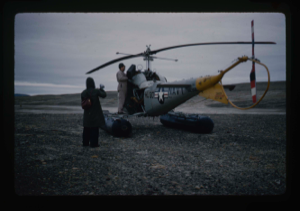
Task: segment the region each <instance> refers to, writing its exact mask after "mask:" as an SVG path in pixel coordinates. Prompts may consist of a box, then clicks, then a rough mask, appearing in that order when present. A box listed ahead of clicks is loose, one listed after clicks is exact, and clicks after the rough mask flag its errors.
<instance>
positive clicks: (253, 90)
mask: <svg viewBox="0 0 300 211" xmlns="http://www.w3.org/2000/svg"><path fill="white" fill-rule="evenodd" d="M253 25H254V21H253V20H252V21H251V32H252V58H253V59H254V27H253ZM255 78H256V77H255V62H252V70H251V73H250V84H251V94H252V101H253V103H256V79H255Z"/></svg>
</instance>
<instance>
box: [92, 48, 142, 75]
mask: <svg viewBox="0 0 300 211" xmlns="http://www.w3.org/2000/svg"><path fill="white" fill-rule="evenodd" d="M139 56H143V53H140V54H136V55H130V56H123V57H120V58H118V59H114V60H111V61H110V62H106V63H105V64H103V65H101V66H99V67H96V68H94V69H92V70H90V71H89V72H87V73H86V74H90V73H92V72H95V71H96V70H99V69H101V68H103V67H106V66H108V65H111V64H113V63H116V62H118V61H121V60H125V59H131V58H134V57H139Z"/></svg>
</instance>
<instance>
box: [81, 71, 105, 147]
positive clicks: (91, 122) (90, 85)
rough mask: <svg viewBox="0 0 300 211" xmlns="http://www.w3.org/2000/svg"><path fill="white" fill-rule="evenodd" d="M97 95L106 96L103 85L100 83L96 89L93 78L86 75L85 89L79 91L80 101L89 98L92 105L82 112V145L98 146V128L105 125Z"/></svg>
mask: <svg viewBox="0 0 300 211" xmlns="http://www.w3.org/2000/svg"><path fill="white" fill-rule="evenodd" d="M99 97H102V98H105V97H106V92H105V91H104V85H102V84H100V89H96V87H95V81H94V79H93V78H91V77H88V78H87V79H86V89H85V90H83V91H82V93H81V101H82V100H84V99H86V98H89V99H90V100H91V102H92V105H91V107H90V108H89V109H85V110H84V113H83V133H82V145H83V146H90V147H99V141H98V137H99V128H105V127H106V126H105V119H104V115H103V111H102V107H101V104H100V100H99Z"/></svg>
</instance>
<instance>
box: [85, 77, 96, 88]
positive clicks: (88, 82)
mask: <svg viewBox="0 0 300 211" xmlns="http://www.w3.org/2000/svg"><path fill="white" fill-rule="evenodd" d="M86 88H87V89H89V88H94V89H95V81H94V79H93V78H91V77H88V78H87V79H86Z"/></svg>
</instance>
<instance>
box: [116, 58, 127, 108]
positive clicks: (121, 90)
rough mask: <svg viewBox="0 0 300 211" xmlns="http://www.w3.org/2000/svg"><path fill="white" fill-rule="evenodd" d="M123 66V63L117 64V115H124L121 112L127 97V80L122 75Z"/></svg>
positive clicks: (123, 74)
mask: <svg viewBox="0 0 300 211" xmlns="http://www.w3.org/2000/svg"><path fill="white" fill-rule="evenodd" d="M124 71H125V65H124V64H123V63H120V64H119V71H118V72H117V81H118V83H119V84H118V98H119V106H118V114H125V113H124V111H123V107H124V103H125V99H126V95H127V81H128V78H127V76H126V75H125V73H124Z"/></svg>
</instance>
